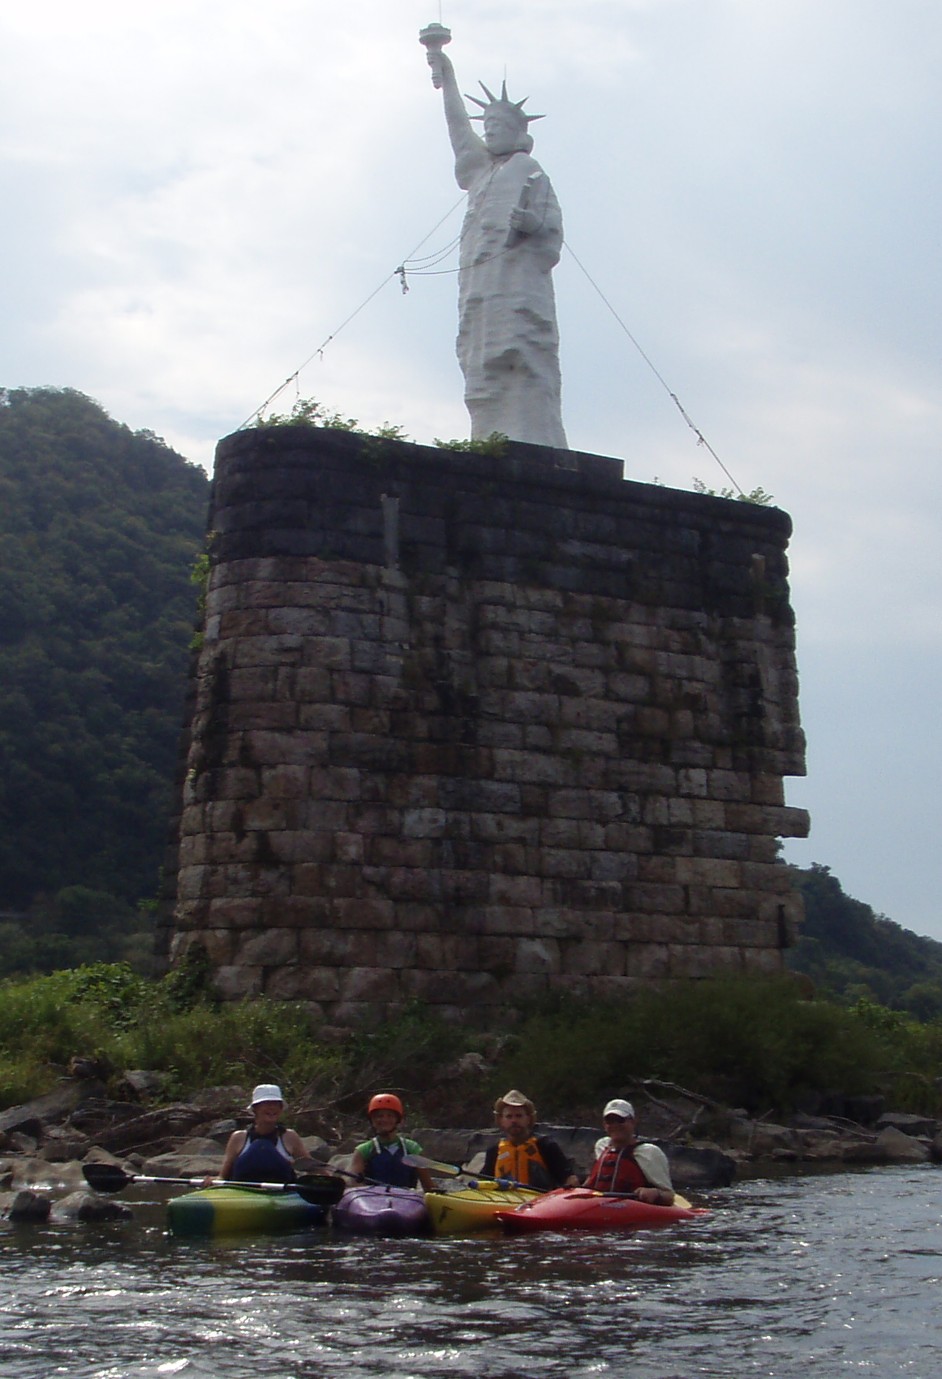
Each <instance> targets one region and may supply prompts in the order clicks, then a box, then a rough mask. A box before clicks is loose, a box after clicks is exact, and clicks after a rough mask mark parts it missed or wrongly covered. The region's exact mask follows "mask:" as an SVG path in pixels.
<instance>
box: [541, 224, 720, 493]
mask: <svg viewBox="0 0 942 1379" xmlns="http://www.w3.org/2000/svg"><path fill="white" fill-rule="evenodd" d="M565 248H566V249H567V250H568V252H569V256H570V258H572V259H573V260H574V261H575V263H576V264H577V265H578V267H579V268H580V269H581V270H582V272H583V273H584V274H585V277H586V280H587V281H588V282H589V283H591V284H592V286H593V287H594V288H595V290H596V292H597V293H598V295H599V297H600V298H601V299H602V301H603V302H604V303H605V305H606V306H607V307H608V309H609V311H610V312H611V313H612V315H613V316H614V318H615V320H616V321H617V322H618V324H619V325H620V326H621V328H622V330H623V331H624V332H625V334H626V335H627V336H628V339H629V340H630V341H631V343H632V344H633V345H634V347H635V349H636V350H637V351H638V353H639V354H640V355H641V358H642V359H643V360H644V362H645V363H646V364H647V366H648V368H649V369H650V370H651V372H652V373H653V374H654V377H655V378H656V379H657V381H658V382H659V383H660V385H661V387H662V388H663V389H664V391H665V392H666V393H667V395H668V397H669V398H670V399H671V401H672V402H673V404H674V406H675V407H676V408H677V410H678V412H679V413H680V415H681V416H682V417H683V419H684V421H685V422H686V423H687V425H688V426H689V427H690V429H691V431H692V432H693V434H694V435H695V436H696V438H697V444H698V445H703V446H705V447H706V449H707V450H709V452H710V454H711V455H712V456H713V458H714V460H716V463H717V464H718V465H719V467H720V469H722V471H723V473H724V474H725V475H726V477H727V479H729V481H730V483H731V484H732V485H733V487H734V488H735V490H736V492H737V493H738V494H739V496H740V497H744V496H745V495H744V493H743V490H742V489H741V488H740V487H739V484H738V483H737V482H736V480H735V479H734V478H733V476H732V474H730V472H729V470H728V469H727V468H726V465H725V464H724V463H723V461H722V460H721V459H720V457H719V455H718V454H717V453H716V451H715V450H714V449H713V447H712V445H711V444H710V442H709V441H708V440H707V438H706V436H705V435H704V434H703V432H702V431H701V430H700V428H699V426H696V425H694V423H693V421H692V420H691V418H690V417H689V416H688V415H687V412H686V410H685V409H684V407H683V405H682V403H681V401H680V398H679V397H678V396H677V394H676V393H675V392H672V391H671V388H670V386H669V385H668V383H667V380H666V379H665V378H664V377H663V376H662V375H661V373H660V371H659V370H658V369H657V368H656V367H655V365H654V363H653V362H652V361H651V360H650V359H649V358H648V356H647V355H646V354H645V352H644V350H643V349H642V348H641V346H640V345H639V344H638V341H637V340H636V339H635V337H634V336H633V335H632V333H631V331H630V330H629V329H628V327H627V326H626V325H625V323H624V321H623V320H622V319H621V317H620V316H619V314H618V312H617V311H616V310H615V308H614V307H613V306H612V304H611V302H610V301H609V300H608V298H607V297H606V296H605V293H604V292H603V291H602V289H601V288H600V287H599V285H598V283H597V282H596V281H595V279H594V278H593V277H592V275H591V274H590V273H589V271H588V269H587V268H586V267H585V265H584V264H583V263H582V262H581V261H580V259H579V257H578V255H577V254H576V252H575V250H574V249H573V247H572V245H571V244H570V243H569V242H568V240H567V241H566V242H565Z"/></svg>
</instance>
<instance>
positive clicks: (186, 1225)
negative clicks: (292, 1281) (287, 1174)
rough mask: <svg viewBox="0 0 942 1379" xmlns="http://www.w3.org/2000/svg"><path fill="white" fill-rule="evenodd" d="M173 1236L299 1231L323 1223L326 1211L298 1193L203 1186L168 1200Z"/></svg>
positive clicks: (168, 1212)
mask: <svg viewBox="0 0 942 1379" xmlns="http://www.w3.org/2000/svg"><path fill="white" fill-rule="evenodd" d="M167 1217H168V1219H169V1222H170V1230H171V1232H172V1233H173V1234H174V1235H201V1236H206V1235H230V1234H234V1233H236V1232H240V1231H246V1232H249V1231H298V1230H304V1229H305V1228H306V1227H308V1226H320V1225H323V1223H324V1221H325V1219H326V1217H327V1210H326V1208H325V1207H323V1206H320V1205H318V1204H317V1203H313V1202H306V1201H305V1200H304V1198H303V1197H302V1196H301V1195H300V1194H299V1193H297V1192H291V1191H290V1190H289V1191H286V1192H266V1191H264V1190H263V1189H260V1188H251V1187H204V1188H200V1189H199V1190H198V1191H197V1192H187V1193H186V1194H185V1195H184V1196H183V1197H174V1198H173V1200H172V1201H170V1202H168V1203H167Z"/></svg>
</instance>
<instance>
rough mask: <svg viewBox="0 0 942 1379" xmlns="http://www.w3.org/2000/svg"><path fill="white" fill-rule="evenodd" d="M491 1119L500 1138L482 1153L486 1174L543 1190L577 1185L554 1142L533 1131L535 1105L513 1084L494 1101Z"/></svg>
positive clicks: (569, 1164) (568, 1164)
mask: <svg viewBox="0 0 942 1379" xmlns="http://www.w3.org/2000/svg"><path fill="white" fill-rule="evenodd" d="M494 1119H495V1120H496V1121H497V1126H498V1129H499V1130H500V1139H499V1140H498V1141H497V1143H496V1144H492V1145H491V1147H490V1148H489V1149H488V1151H487V1153H486V1154H485V1156H484V1168H483V1169H482V1172H483V1174H484V1176H485V1177H488V1178H510V1179H511V1180H512V1181H513V1182H515V1183H525V1184H526V1185H527V1186H528V1187H535V1188H540V1189H541V1190H542V1191H544V1192H546V1191H549V1189H550V1188H554V1187H578V1185H579V1179H578V1178H577V1177H576V1175H575V1174H574V1173H573V1171H572V1164H571V1163H570V1162H569V1160H568V1159H567V1158H566V1156H565V1154H564V1153H563V1151H562V1150H561V1149H560V1147H559V1145H558V1144H557V1143H556V1141H555V1140H552V1139H550V1138H549V1137H548V1136H546V1135H537V1134H535V1133H534V1129H535V1126H536V1107H535V1106H534V1104H533V1102H532V1101H531V1100H530V1098H529V1097H528V1096H524V1094H523V1092H518V1091H517V1089H516V1088H515V1087H514V1088H511V1090H510V1091H509V1092H505V1093H504V1095H503V1096H502V1097H498V1098H497V1100H496V1101H495V1103H494Z"/></svg>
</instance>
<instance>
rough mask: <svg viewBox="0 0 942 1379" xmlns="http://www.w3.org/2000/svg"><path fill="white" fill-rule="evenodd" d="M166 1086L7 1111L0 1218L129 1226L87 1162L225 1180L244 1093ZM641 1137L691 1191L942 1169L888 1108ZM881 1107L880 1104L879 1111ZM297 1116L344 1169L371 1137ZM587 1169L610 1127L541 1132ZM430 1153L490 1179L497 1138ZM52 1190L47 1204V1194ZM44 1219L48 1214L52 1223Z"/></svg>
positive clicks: (444, 1135)
mask: <svg viewBox="0 0 942 1379" xmlns="http://www.w3.org/2000/svg"><path fill="white" fill-rule="evenodd" d="M157 1086H159V1079H156V1078H154V1077H152V1076H149V1075H147V1074H146V1073H130V1074H125V1075H124V1077H123V1080H122V1089H123V1091H124V1093H125V1094H126V1095H127V1099H126V1100H115V1099H113V1098H110V1097H109V1096H108V1094H107V1091H106V1088H105V1086H104V1085H103V1084H102V1083H100V1082H97V1081H95V1080H94V1079H89V1078H82V1079H79V1078H64V1079H63V1080H62V1082H61V1083H60V1084H59V1085H58V1086H57V1087H56V1088H55V1089H54V1090H53V1091H52V1092H50V1093H48V1094H47V1095H46V1096H43V1097H38V1098H36V1100H34V1101H31V1102H29V1103H27V1104H25V1105H22V1106H15V1107H9V1108H8V1109H7V1110H5V1111H3V1112H0V1214H2V1215H5V1216H8V1217H10V1218H11V1219H18V1220H32V1221H39V1220H44V1219H45V1217H46V1216H47V1215H48V1211H45V1208H44V1206H43V1202H44V1201H46V1200H53V1201H54V1202H55V1204H56V1211H55V1214H56V1217H57V1218H59V1219H61V1218H62V1217H63V1216H74V1217H75V1218H77V1219H82V1220H88V1219H102V1217H103V1216H106V1217H108V1218H109V1219H114V1218H116V1217H117V1218H120V1217H122V1216H123V1215H125V1214H126V1209H125V1208H123V1206H122V1204H120V1203H117V1202H114V1201H111V1202H110V1203H109V1202H107V1201H103V1200H102V1199H101V1198H98V1197H96V1196H95V1195H93V1194H92V1195H90V1194H89V1193H88V1191H87V1185H86V1182H85V1179H84V1176H83V1173H82V1168H83V1165H84V1164H87V1163H116V1164H118V1165H120V1166H121V1167H122V1168H123V1169H125V1170H126V1171H127V1172H129V1173H138V1174H145V1175H148V1176H152V1175H153V1176H157V1177H167V1178H197V1179H202V1178H203V1177H204V1176H206V1175H209V1174H213V1173H216V1172H218V1169H219V1166H220V1163H221V1161H222V1154H223V1146H224V1145H225V1142H226V1140H227V1139H228V1137H229V1135H230V1134H231V1133H232V1131H233V1130H234V1129H236V1128H238V1127H240V1126H243V1125H245V1124H247V1123H248V1116H247V1115H246V1113H245V1105H246V1102H247V1100H248V1089H247V1088H245V1087H214V1088H208V1089H206V1090H205V1091H203V1092H200V1093H198V1094H197V1095H195V1096H193V1097H191V1098H189V1099H188V1100H186V1101H176V1102H172V1103H169V1104H165V1105H154V1104H144V1102H142V1101H140V1100H137V1101H135V1100H132V1099H131V1098H132V1097H133V1096H134V1095H135V1092H136V1089H146V1092H145V1091H143V1090H142V1091H141V1092H140V1093H139V1094H140V1095H145V1094H147V1093H152V1092H153V1089H154V1087H157ZM636 1104H637V1105H638V1111H639V1118H640V1121H639V1129H640V1131H641V1132H642V1133H643V1134H644V1133H646V1134H647V1136H648V1137H649V1138H651V1139H653V1140H654V1142H655V1143H658V1144H660V1145H661V1147H662V1148H663V1149H664V1150H665V1152H666V1153H667V1156H668V1158H669V1160H670V1163H671V1173H672V1176H673V1179H674V1182H675V1184H676V1186H677V1187H678V1188H679V1189H680V1190H681V1191H683V1192H688V1191H693V1192H703V1191H709V1190H711V1189H716V1188H722V1187H727V1186H729V1184H730V1183H731V1182H732V1181H733V1180H734V1178H735V1177H737V1176H761V1175H762V1174H764V1173H766V1172H769V1171H771V1169H772V1168H773V1167H774V1166H780V1165H786V1166H787V1165H794V1167H795V1168H796V1170H800V1169H801V1167H802V1166H808V1167H812V1166H817V1167H825V1168H833V1169H840V1168H842V1167H845V1166H846V1167H851V1166H853V1167H857V1166H859V1165H865V1164H866V1165H873V1164H909V1163H922V1162H926V1161H929V1160H931V1161H933V1162H936V1163H942V1125H940V1123H939V1122H938V1121H936V1120H933V1119H931V1118H927V1117H923V1116H912V1115H908V1114H905V1113H893V1112H885V1113H883V1114H882V1115H879V1116H878V1117H877V1118H876V1119H875V1120H874V1122H873V1123H872V1124H871V1125H868V1126H864V1125H861V1124H857V1123H854V1122H853V1121H850V1120H848V1119H846V1118H844V1117H842V1116H826V1115H817V1116H811V1115H796V1116H794V1117H791V1118H790V1119H789V1121H788V1122H787V1123H785V1124H777V1123H773V1122H770V1121H768V1120H766V1119H764V1118H761V1119H754V1118H750V1117H749V1116H747V1115H746V1114H745V1112H738V1111H734V1110H727V1109H725V1108H713V1112H712V1114H711V1116H710V1118H709V1126H708V1129H709V1132H710V1133H709V1135H707V1134H706V1133H704V1134H703V1135H702V1136H698V1135H695V1134H693V1133H692V1130H693V1129H694V1128H695V1127H694V1125H693V1123H692V1122H695V1121H696V1119H697V1117H696V1116H693V1117H690V1116H689V1114H688V1110H689V1108H687V1107H685V1106H684V1105H683V1101H682V1099H680V1100H679V1101H678V1102H676V1103H675V1104H674V1105H673V1106H672V1105H671V1104H669V1103H667V1102H665V1101H658V1102H656V1103H655V1102H654V1100H653V1099H652V1104H651V1105H646V1104H645V1102H644V1100H643V1099H641V1098H637V1100H636ZM874 1109H877V1110H878V1109H879V1108H874ZM290 1120H291V1123H292V1124H293V1125H295V1126H296V1127H297V1129H298V1131H299V1133H300V1134H301V1135H302V1138H303V1139H304V1142H305V1145H306V1146H307V1149H308V1152H309V1153H310V1154H311V1156H312V1157H313V1158H315V1159H317V1160H318V1161H320V1162H322V1163H328V1162H330V1163H332V1164H334V1165H335V1166H339V1167H344V1166H346V1164H347V1163H348V1156H349V1154H350V1153H351V1152H352V1150H353V1148H354V1146H355V1145H356V1144H357V1143H358V1142H359V1141H360V1140H361V1139H362V1137H363V1133H364V1126H363V1124H362V1120H361V1118H360V1117H355V1118H354V1117H347V1118H343V1117H338V1115H337V1114H336V1113H331V1115H330V1116H329V1117H327V1116H325V1115H324V1114H323V1113H322V1112H320V1111H319V1110H318V1109H317V1108H316V1107H306V1106H293V1107H292V1108H291V1113H290ZM538 1129H539V1131H540V1133H545V1134H551V1135H552V1136H553V1138H555V1139H556V1140H557V1141H558V1142H559V1143H560V1145H561V1147H562V1148H563V1150H564V1152H565V1153H566V1154H567V1155H568V1156H569V1157H570V1158H571V1159H572V1160H573V1162H574V1164H575V1168H576V1172H577V1173H578V1174H579V1175H580V1176H584V1175H585V1174H586V1173H588V1171H589V1168H590V1166H591V1164H592V1162H593V1159H594V1152H595V1143H596V1140H597V1139H598V1137H599V1134H600V1131H599V1129H598V1128H597V1127H594V1126H589V1127H587V1126H571V1125H557V1124H542V1123H541V1124H540V1125H539V1127H538ZM409 1133H410V1135H412V1136H413V1137H414V1138H415V1139H417V1140H418V1141H419V1143H421V1145H422V1146H423V1150H424V1152H425V1154H426V1155H427V1156H428V1157H429V1158H432V1159H440V1160H443V1161H445V1162H447V1163H451V1164H456V1165H458V1164H460V1165H464V1166H466V1167H467V1168H468V1169H469V1170H470V1171H471V1172H473V1171H475V1170H476V1171H480V1169H481V1166H482V1164H483V1154H484V1150H485V1148H486V1147H487V1145H488V1144H489V1143H490V1142H491V1141H492V1140H493V1137H494V1131H493V1129H492V1128H491V1127H486V1128H478V1129H475V1128H470V1129H454V1128H438V1127H433V1126H410V1128H409ZM43 1194H46V1195H47V1196H44V1195H43ZM44 1211H45V1215H44Z"/></svg>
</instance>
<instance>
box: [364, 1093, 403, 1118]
mask: <svg viewBox="0 0 942 1379" xmlns="http://www.w3.org/2000/svg"><path fill="white" fill-rule="evenodd" d="M374 1111H395V1113H396V1115H397V1116H398V1117H399V1119H400V1120H402V1118H403V1116H404V1115H405V1111H404V1110H403V1109H402V1102H401V1101H400V1100H399V1098H398V1097H397V1096H393V1094H392V1092H377V1094H376V1096H375V1097H373V1099H372V1101H371V1102H370V1104H369V1106H367V1108H366V1114H367V1115H368V1116H371V1115H372V1114H373V1112H374Z"/></svg>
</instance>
